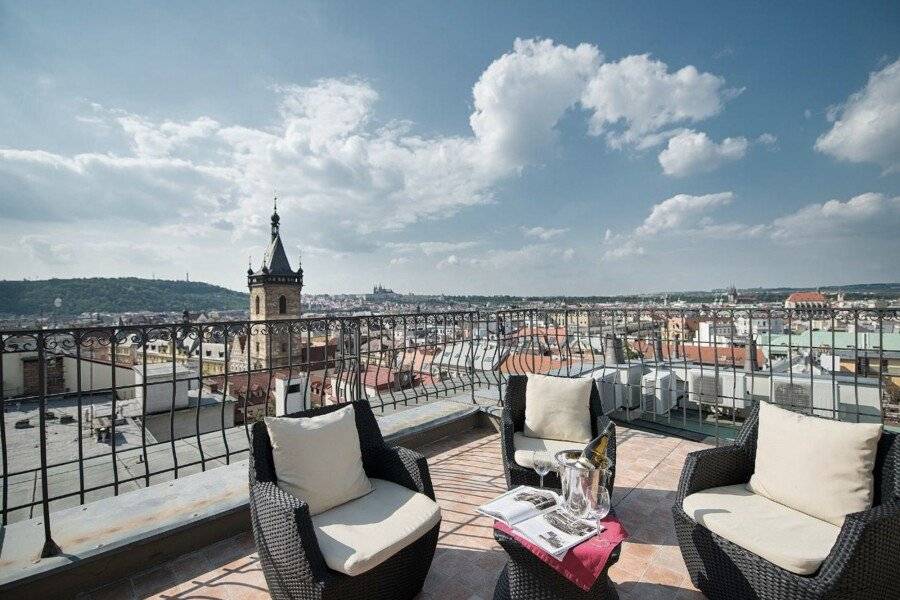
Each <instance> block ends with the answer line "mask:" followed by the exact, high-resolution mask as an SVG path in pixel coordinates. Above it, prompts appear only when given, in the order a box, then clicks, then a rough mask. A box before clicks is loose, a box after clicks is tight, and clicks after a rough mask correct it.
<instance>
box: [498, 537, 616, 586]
mask: <svg viewBox="0 0 900 600" xmlns="http://www.w3.org/2000/svg"><path fill="white" fill-rule="evenodd" d="M494 539H496V540H497V542H498V543H499V544H500V545H501V546H503V549H504V550H506V553H507V554H508V555H509V559H508V560H507V561H506V566H505V567H503V571H502V572H501V573H500V578H499V579H498V580H497V587H496V588H495V589H494V600H618V598H619V594H618V593H616V588H615V586H613V583H612V582H611V581H610V580H609V575H608V573H609V567H610V566H611V565H613V564H615V563H616V561H618V560H619V553H620V552H621V546H619V547H617V548H616V549H615V550H613V553H612V555H610V557H609V561H607V563H606V568H604V569H603V573H601V574H600V577H598V578H597V581H596V583H594V586H593V587H592V588H591V589H590V590H587V591H585V590H583V589H581V588H580V587H578V586H577V585H575V584H574V583H572V582H571V581H569V580H568V579H566V578H565V577H563V576H562V575H561V574H559V573H557V572H556V571H554V570H553V569H552V568H551V567H550V566H548V565H547V564H546V563H544V562H543V561H542V560H541V559H540V558H538V557H537V556H535V555H534V554H532V553H531V551H530V550H528V549H527V548H525V547H524V546H522V545H521V544H520V543H519V542H518V541H517V540H516V539H515V538H513V537H510V536H508V535H506V534H504V533H503V532H501V531H497V530H496V529H495V530H494Z"/></svg>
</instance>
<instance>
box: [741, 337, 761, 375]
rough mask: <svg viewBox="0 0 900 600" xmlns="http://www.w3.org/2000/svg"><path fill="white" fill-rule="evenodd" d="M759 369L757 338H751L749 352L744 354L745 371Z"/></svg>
mask: <svg viewBox="0 0 900 600" xmlns="http://www.w3.org/2000/svg"><path fill="white" fill-rule="evenodd" d="M758 370H759V364H757V362H756V340H750V343H749V344H747V353H746V354H745V355H744V371H746V372H748V373H752V372H753V371H758Z"/></svg>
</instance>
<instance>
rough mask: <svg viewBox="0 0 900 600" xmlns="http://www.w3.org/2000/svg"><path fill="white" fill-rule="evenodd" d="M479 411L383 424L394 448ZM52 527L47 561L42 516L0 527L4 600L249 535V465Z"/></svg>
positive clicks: (426, 407)
mask: <svg viewBox="0 0 900 600" xmlns="http://www.w3.org/2000/svg"><path fill="white" fill-rule="evenodd" d="M479 414H480V411H479V408H478V407H477V406H473V405H472V404H466V403H464V402H460V401H452V400H442V401H438V402H431V403H428V404H423V405H419V406H412V407H409V408H406V409H404V410H398V411H396V412H391V413H389V414H386V415H384V416H382V417H378V421H379V425H380V426H381V429H382V433H383V434H384V436H385V439H387V440H388V442H389V443H391V444H401V443H402V444H404V445H407V446H413V447H416V446H420V445H422V444H424V443H427V442H428V441H431V440H434V439H437V438H439V437H444V436H447V435H451V434H453V433H455V432H458V431H462V430H465V429H471V428H472V427H473V426H474V425H475V424H476V423H477V421H478V418H479ZM51 523H52V524H53V538H54V540H55V541H56V542H57V544H58V545H59V546H60V547H61V548H62V550H63V554H62V555H60V556H55V557H51V558H45V559H41V560H35V558H36V557H37V556H38V555H39V554H40V551H41V547H42V545H43V541H44V529H43V520H42V519H41V518H35V519H30V520H26V521H20V522H18V523H12V524H10V525H7V526H6V527H4V528H0V596H2V597H4V598H12V597H18V596H21V597H25V596H27V597H53V598H60V597H65V595H66V594H68V595H71V596H74V595H75V594H77V593H78V592H81V591H85V590H87V589H91V588H93V587H97V586H99V585H102V584H104V583H106V582H108V581H110V580H113V579H117V578H121V577H126V576H128V575H130V574H131V573H134V572H136V571H140V570H143V569H146V568H148V567H149V566H152V565H154V564H158V563H161V562H164V561H165V560H168V559H170V558H172V557H174V556H178V555H180V554H185V553H187V552H190V551H192V550H195V549H198V548H201V547H204V546H207V545H209V544H212V543H214V542H216V541H219V540H222V539H225V538H228V537H232V536H234V535H236V534H238V533H240V532H241V531H245V530H247V529H248V528H249V524H250V517H249V508H248V504H247V461H246V460H242V461H238V462H235V463H232V464H231V465H227V466H221V467H217V468H214V469H210V470H207V471H205V472H202V473H196V474H193V475H188V476H186V477H182V478H180V479H177V480H175V481H169V482H166V483H161V484H157V485H152V486H150V487H147V488H141V489H138V490H135V491H130V492H127V493H124V494H121V495H119V496H114V497H110V498H104V499H101V500H97V501H95V502H91V503H88V504H85V505H84V506H76V507H72V508H67V509H64V510H60V511H57V512H54V513H51Z"/></svg>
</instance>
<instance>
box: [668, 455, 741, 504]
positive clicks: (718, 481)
mask: <svg viewBox="0 0 900 600" xmlns="http://www.w3.org/2000/svg"><path fill="white" fill-rule="evenodd" d="M752 474H753V459H752V458H751V457H750V455H749V454H748V452H747V450H746V449H745V448H744V447H742V446H720V447H719V448H709V449H707V450H699V451H697V452H691V453H690V454H688V456H687V459H686V460H685V462H684V469H682V471H681V480H680V481H679V483H678V495H677V496H676V500H675V501H676V502H677V503H678V505H680V504H681V502H682V501H683V500H684V499H685V497H687V496H690V495H691V494H693V493H696V492H699V491H701V490H706V489H709V488H714V487H720V486H724V485H735V484H738V483H747V482H748V481H750V476H751V475H752Z"/></svg>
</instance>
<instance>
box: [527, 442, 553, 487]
mask: <svg viewBox="0 0 900 600" xmlns="http://www.w3.org/2000/svg"><path fill="white" fill-rule="evenodd" d="M531 464H532V468H533V469H534V472H535V473H537V474H538V477H540V478H541V489H544V475H546V474H547V473H549V472H550V470H551V469H552V468H553V461H552V460H551V459H550V454H548V453H547V452H542V451H540V450H535V451H534V452H532V453H531Z"/></svg>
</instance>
